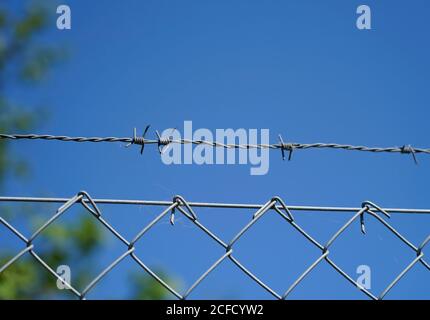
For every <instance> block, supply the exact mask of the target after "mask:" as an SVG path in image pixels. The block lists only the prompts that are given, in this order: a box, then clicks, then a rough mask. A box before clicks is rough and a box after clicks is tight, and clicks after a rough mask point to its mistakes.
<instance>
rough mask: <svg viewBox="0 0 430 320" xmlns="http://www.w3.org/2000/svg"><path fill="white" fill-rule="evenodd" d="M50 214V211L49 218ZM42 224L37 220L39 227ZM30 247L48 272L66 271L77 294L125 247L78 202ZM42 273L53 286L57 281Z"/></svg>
mask: <svg viewBox="0 0 430 320" xmlns="http://www.w3.org/2000/svg"><path fill="white" fill-rule="evenodd" d="M54 213H55V211H54V212H51V216H53V214H54ZM45 222H46V221H41V223H40V224H39V226H42V225H44V223H45ZM32 244H33V245H34V252H35V253H36V254H37V255H38V256H39V257H40V258H41V259H42V260H43V262H45V263H46V264H47V265H48V266H49V267H50V268H51V269H52V270H54V271H56V272H57V271H58V272H60V273H62V272H63V271H62V270H61V268H63V267H62V266H67V267H68V268H70V272H71V273H70V284H71V285H72V286H73V287H74V288H75V289H76V290H78V292H82V290H84V289H85V288H86V286H87V285H88V284H89V283H90V282H91V281H92V280H93V279H94V278H95V277H96V276H97V275H98V274H99V273H100V272H102V270H104V268H105V267H107V266H108V265H109V264H110V263H111V262H112V261H114V260H115V259H116V258H117V257H118V256H120V255H121V254H122V253H123V252H125V251H126V250H127V246H125V245H124V244H123V243H122V242H121V241H120V240H119V239H117V238H116V237H115V236H114V235H113V234H112V233H111V232H110V231H109V230H107V229H106V228H105V227H104V226H103V225H102V224H101V222H100V221H99V220H98V219H96V217H94V216H93V215H92V214H91V213H90V212H88V211H87V210H86V209H85V208H84V207H83V206H82V205H81V204H80V203H75V204H74V205H73V206H72V207H70V208H69V209H68V210H67V211H65V212H64V213H63V214H62V215H61V216H60V217H58V219H56V220H55V221H53V222H52V223H51V224H49V225H48V226H47V227H46V228H45V229H44V230H43V231H42V232H41V233H40V234H39V235H37V236H36V238H35V239H34V240H33V242H32ZM45 269H47V268H45ZM63 270H64V269H63ZM45 271H46V274H48V275H49V276H50V277H51V281H49V282H50V283H53V284H54V285H55V286H56V283H57V280H58V279H57V278H56V277H55V276H54V275H52V274H51V273H49V271H48V270H45ZM59 291H64V290H59Z"/></svg>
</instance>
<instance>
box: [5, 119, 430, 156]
mask: <svg viewBox="0 0 430 320" xmlns="http://www.w3.org/2000/svg"><path fill="white" fill-rule="evenodd" d="M148 129H149V126H147V127H146V128H145V130H144V133H143V135H142V136H137V134H136V129H134V134H133V137H71V136H63V135H61V136H60V135H49V134H4V133H1V134H0V140H1V139H9V140H56V141H62V142H80V143H85V142H92V143H103V142H108V143H126V144H127V146H130V145H134V144H135V145H140V146H142V148H141V153H143V150H144V147H145V145H148V144H156V145H157V146H158V151H159V152H160V153H162V152H163V151H164V150H165V148H163V147H164V146H168V145H169V144H182V145H185V144H193V145H201V144H205V145H208V146H211V147H214V148H225V149H279V150H281V152H282V158H283V159H285V151H288V152H289V156H288V160H291V156H292V153H293V151H295V150H304V149H323V148H326V149H342V150H347V151H363V152H374V153H382V152H386V153H403V154H411V155H412V156H413V159H414V161H415V163H417V158H416V154H418V153H424V154H430V148H416V147H412V146H411V145H403V146H400V147H369V146H363V145H351V144H339V143H322V142H317V143H297V142H289V143H285V142H284V140H283V139H282V136H281V135H279V143H275V144H239V143H222V142H219V141H210V140H190V139H173V138H172V137H171V136H169V137H161V136H160V134H159V133H158V131H156V135H157V138H156V139H147V138H145V136H146V134H147V132H148Z"/></svg>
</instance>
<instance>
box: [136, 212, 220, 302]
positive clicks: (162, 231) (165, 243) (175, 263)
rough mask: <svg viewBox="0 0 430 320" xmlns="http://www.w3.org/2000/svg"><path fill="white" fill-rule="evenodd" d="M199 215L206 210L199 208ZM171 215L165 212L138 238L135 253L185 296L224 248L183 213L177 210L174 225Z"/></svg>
mask: <svg viewBox="0 0 430 320" xmlns="http://www.w3.org/2000/svg"><path fill="white" fill-rule="evenodd" d="M164 209H165V208H162V209H161V208H160V209H159V212H160V213H161V212H162V211H163V210H164ZM196 214H197V216H198V217H201V216H202V215H204V210H196ZM170 217H171V216H170V213H169V214H166V215H165V216H164V217H163V218H162V219H161V220H159V221H158V222H157V223H156V224H155V225H154V226H153V227H152V228H151V229H150V230H148V232H147V233H145V234H144V236H143V237H142V238H141V239H140V240H139V241H137V243H136V244H135V248H136V250H135V254H136V256H137V257H138V258H139V259H140V260H141V261H142V262H143V263H144V264H145V265H146V266H147V267H149V268H150V269H151V270H152V271H153V272H155V273H156V274H157V275H159V276H160V278H162V280H164V281H165V282H166V283H167V284H168V285H170V286H172V288H173V289H175V290H176V291H177V292H178V293H179V294H181V295H182V294H183V293H185V292H186V290H188V289H189V288H190V287H191V286H192V285H193V284H194V283H195V281H197V279H198V278H199V277H200V276H201V275H203V274H204V273H205V272H206V271H207V270H208V269H209V268H210V267H211V266H212V265H213V264H214V263H215V262H216V261H217V260H218V259H219V258H220V257H222V256H223V255H224V254H225V249H224V248H223V247H222V246H220V245H219V244H218V243H217V242H215V241H214V240H213V239H212V238H211V237H210V236H209V235H208V234H206V233H205V232H204V231H203V230H201V229H200V228H199V227H198V226H197V225H196V224H195V223H194V222H192V221H190V220H189V219H188V218H186V217H185V216H184V215H182V213H180V212H176V214H175V222H174V225H171V223H170ZM198 221H200V220H198ZM142 229H143V227H142ZM196 243H198V245H196ZM160 271H161V272H163V271H164V273H165V275H166V274H168V275H169V276H168V278H167V279H166V276H165V275H164V276H163V274H159V273H160ZM169 278H173V281H172V279H169ZM175 279H176V280H175ZM203 281H205V280H203ZM172 282H173V284H172ZM178 284H179V285H180V286H179V287H178V286H177V285H178ZM175 285H176V287H175Z"/></svg>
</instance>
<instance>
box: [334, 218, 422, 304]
mask: <svg viewBox="0 0 430 320" xmlns="http://www.w3.org/2000/svg"><path fill="white" fill-rule="evenodd" d="M382 219H385V217H384V218H382ZM385 220H387V219H385ZM387 222H390V221H387ZM365 228H366V234H362V232H361V231H360V219H359V218H357V219H356V220H355V221H354V222H353V223H352V224H351V225H350V226H349V227H348V228H347V230H345V232H344V233H342V234H341V235H340V236H339V237H338V238H337V239H336V240H335V241H334V242H333V244H332V246H331V247H330V249H329V250H330V255H329V257H330V259H331V260H333V261H334V262H335V263H336V264H337V265H338V266H339V267H340V268H341V269H342V270H343V271H344V272H346V273H347V274H348V275H349V276H350V277H351V278H352V279H354V280H357V279H358V278H359V277H360V275H361V274H363V272H364V268H369V270H370V275H371V278H370V279H371V281H370V289H369V291H370V292H372V293H373V294H374V295H375V296H376V297H378V296H379V295H380V294H381V293H382V292H383V290H385V288H386V287H387V286H388V285H389V284H390V283H391V282H392V281H393V280H394V279H395V278H396V277H397V276H398V275H399V274H400V273H401V272H402V271H403V270H404V269H405V268H406V267H407V266H408V265H409V264H410V263H411V262H412V261H413V259H414V258H415V257H416V253H415V251H414V250H413V249H411V248H410V247H408V246H407V245H406V244H405V243H404V242H403V241H401V240H400V239H399V238H398V237H396V236H395V234H394V233H393V232H391V231H390V230H388V229H387V228H386V227H385V226H384V225H383V224H382V223H381V222H380V221H378V220H377V219H376V218H374V217H372V216H370V215H368V214H365ZM400 281H404V279H401V280H400ZM366 289H367V288H366ZM390 293H391V291H390ZM390 293H388V294H390Z"/></svg>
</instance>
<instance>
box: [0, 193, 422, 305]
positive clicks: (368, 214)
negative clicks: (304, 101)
mask: <svg viewBox="0 0 430 320" xmlns="http://www.w3.org/2000/svg"><path fill="white" fill-rule="evenodd" d="M0 201H2V202H8V201H13V202H53V203H60V202H62V203H63V204H62V205H61V206H60V207H59V208H58V209H57V211H56V212H55V214H54V215H53V216H51V217H50V218H49V219H48V220H47V221H46V222H45V223H43V224H42V226H41V227H40V228H38V229H37V230H36V231H35V232H34V233H33V234H32V235H31V236H30V237H26V236H24V235H23V233H22V232H21V231H19V230H18V229H17V228H16V227H15V226H13V225H12V224H11V223H10V222H8V221H7V220H6V219H4V218H3V217H0V224H2V225H3V226H5V227H6V228H4V230H6V232H8V233H11V234H12V235H13V236H14V237H16V238H18V239H19V240H20V241H21V242H22V243H23V246H24V248H23V249H22V250H21V251H19V252H18V253H16V255H15V256H13V257H12V258H11V259H10V260H8V261H7V262H6V263H5V264H4V265H0V274H1V273H2V272H4V271H5V270H6V269H7V268H9V267H11V266H12V265H13V264H14V263H15V262H16V261H18V260H19V259H21V258H22V257H23V256H26V255H30V256H32V257H33V258H34V261H35V263H39V264H40V265H41V266H42V267H43V268H44V269H45V270H46V271H47V272H49V273H50V274H52V276H53V279H54V280H55V279H57V280H59V281H62V282H63V283H64V279H63V278H61V277H60V275H59V274H57V273H56V272H55V271H54V269H53V266H50V265H49V264H48V263H47V262H46V261H45V260H44V259H43V258H42V257H41V256H40V255H39V254H38V253H37V246H35V244H34V241H35V240H36V239H37V238H38V237H39V236H40V235H41V234H42V233H43V232H44V231H45V229H46V228H48V227H49V226H50V225H52V224H54V223H55V222H56V221H57V219H58V218H60V217H61V216H62V215H64V214H65V213H66V212H67V211H68V210H69V209H70V208H71V207H72V206H74V205H81V206H83V207H84V208H85V210H86V211H87V212H88V213H89V214H91V215H92V216H94V217H95V219H96V220H97V221H98V223H100V224H101V225H102V226H103V227H104V228H106V230H107V231H108V232H109V233H111V234H112V235H113V236H114V237H115V238H116V239H117V240H119V241H120V242H121V243H122V244H123V253H122V254H121V255H119V256H118V257H117V258H116V259H115V260H114V261H113V262H112V263H110V264H109V265H108V266H106V267H105V268H104V269H103V270H102V272H100V273H99V274H98V275H97V276H96V277H95V278H94V279H92V281H90V282H89V283H88V285H87V286H86V287H85V288H84V289H83V290H82V291H78V290H77V289H76V288H75V287H73V285H72V284H71V283H67V282H65V283H64V285H65V286H66V287H67V288H68V289H70V291H71V292H72V293H73V294H74V295H76V297H77V298H79V299H86V297H87V295H88V293H89V292H90V291H91V290H92V289H93V288H95V286H97V285H98V284H99V283H100V282H101V281H102V280H103V278H104V277H105V276H106V275H107V274H109V273H110V272H111V271H112V270H113V269H115V268H116V267H117V266H118V265H119V264H120V263H121V261H123V260H124V259H125V258H126V257H131V258H132V259H133V261H134V262H135V263H136V264H137V265H138V266H139V267H140V268H141V269H142V270H144V271H145V272H146V273H147V274H149V275H150V276H151V277H153V278H154V279H155V280H156V281H157V282H158V283H160V284H161V285H162V286H163V287H164V288H165V289H167V290H168V291H169V292H171V293H172V294H173V295H174V296H175V297H177V298H178V299H187V297H188V296H189V295H190V293H191V292H193V290H194V289H196V287H198V286H199V285H200V284H201V283H202V282H204V281H205V279H206V278H207V277H208V275H209V274H210V273H211V272H213V271H214V270H215V269H217V268H218V267H219V266H220V264H221V263H222V262H223V261H230V262H231V263H232V264H234V265H235V266H236V267H237V268H238V269H239V270H240V271H241V272H243V273H244V274H246V275H247V276H248V278H249V279H250V281H254V282H255V283H257V284H258V285H259V286H260V287H261V288H262V289H264V290H266V291H267V292H268V293H270V294H271V295H272V296H273V298H275V299H280V300H282V299H287V298H288V297H289V295H290V294H291V292H293V290H294V289H295V288H297V286H299V285H300V283H301V282H302V281H303V280H304V279H305V278H306V277H307V276H308V275H309V274H310V273H312V272H313V270H314V269H315V268H316V267H317V266H318V265H320V264H323V263H325V264H327V265H328V266H330V267H331V268H332V269H334V270H335V271H336V272H337V273H339V274H340V275H341V276H342V277H343V278H344V279H345V281H348V282H349V283H350V284H351V285H352V287H353V288H352V290H360V291H362V292H363V293H364V294H365V295H366V296H367V297H369V298H370V299H375V300H377V299H383V298H384V297H386V295H387V294H388V293H389V292H390V290H391V289H392V288H393V287H394V286H396V285H397V284H398V283H399V282H400V281H401V280H402V278H403V276H404V275H405V274H406V273H408V272H409V271H410V270H411V269H412V268H413V267H414V266H415V265H416V264H418V263H419V264H422V265H423V266H424V267H425V269H426V270H427V271H430V264H429V263H428V262H427V261H426V260H425V259H424V251H423V249H424V248H425V247H426V245H427V244H428V243H429V242H430V235H428V236H427V237H426V238H425V239H424V240H423V241H422V242H421V243H419V244H413V243H412V242H411V241H409V240H408V239H407V238H406V237H404V236H403V235H402V234H401V233H400V232H399V231H397V230H396V229H395V228H394V227H392V226H391V225H390V224H389V223H388V222H387V221H386V218H387V217H390V213H393V212H397V213H422V214H427V213H430V210H415V209H389V208H381V207H380V206H378V205H376V204H374V203H372V202H368V201H366V202H364V203H363V204H362V206H361V207H360V208H340V207H304V206H302V207H299V206H287V205H286V203H285V202H284V201H283V200H282V199H281V198H279V197H274V198H272V199H270V200H269V201H267V202H266V203H265V204H263V205H244V204H223V203H195V202H188V201H187V200H185V199H184V198H183V197H181V196H175V197H174V199H173V201H170V202H169V201H134V200H108V199H104V200H103V199H93V198H91V197H90V195H89V194H88V193H86V192H84V191H82V192H79V193H78V194H77V195H75V196H74V197H72V198H70V199H58V198H18V197H1V198H0ZM97 203H115V204H140V205H156V206H161V207H162V208H163V209H162V210H161V213H160V214H159V215H158V216H157V217H156V218H154V219H153V220H152V221H151V222H150V223H149V224H147V225H146V226H145V227H144V228H143V229H141V230H140V232H138V233H137V234H136V235H135V236H134V237H133V238H132V239H126V238H125V237H124V236H123V235H122V234H120V233H119V232H118V230H116V229H115V228H114V227H113V226H112V225H111V224H110V223H109V222H108V221H107V220H106V219H105V218H104V217H103V214H102V212H101V210H100V209H99V207H98V205H97ZM199 207H200V208H210V207H212V208H230V209H240V208H247V209H253V210H255V212H254V214H253V215H252V218H251V219H250V221H249V222H248V223H247V224H246V225H245V226H244V227H243V228H242V229H240V230H238V232H237V233H236V234H235V235H234V237H233V238H232V239H230V240H228V241H226V240H223V239H221V238H220V237H219V236H217V235H216V234H215V233H214V232H213V231H212V230H210V229H209V228H208V227H207V226H205V225H204V224H202V223H201V221H200V220H199V217H198V214H197V212H195V210H196V208H199ZM296 210H297V211H298V210H304V211H341V212H354V215H353V216H352V217H351V218H350V219H349V220H348V221H347V222H346V223H345V224H344V225H343V226H342V227H341V228H339V229H338V230H337V231H336V232H335V233H334V235H333V236H332V237H331V238H330V239H329V240H328V241H327V242H325V243H320V242H319V241H317V240H316V239H315V238H314V237H313V236H312V235H311V234H310V233H309V232H308V231H305V230H304V228H303V227H302V226H300V225H299V224H298V223H297V222H296V220H295V218H294V215H293V212H294V211H296ZM269 213H271V214H277V215H279V216H280V217H281V218H282V221H283V222H284V223H285V224H288V225H290V226H291V227H292V228H293V229H294V230H295V232H297V233H299V234H300V235H301V236H302V237H303V238H304V239H306V241H308V242H309V243H310V244H311V245H312V246H314V247H315V248H317V249H318V250H319V252H320V255H319V257H318V258H317V259H316V260H315V261H314V262H313V263H311V264H310V265H308V266H307V268H306V269H305V270H304V271H303V273H302V274H301V275H300V276H299V277H298V278H297V279H296V280H295V281H294V282H293V283H292V284H291V285H290V287H289V288H288V290H286V291H285V292H276V291H275V290H274V289H273V288H271V287H270V286H269V285H268V284H267V283H265V282H264V281H263V280H261V279H260V278H259V277H258V276H257V275H256V274H255V273H253V271H252V270H250V269H249V268H248V267H247V266H245V265H244V264H243V263H242V262H241V261H240V260H239V259H238V258H237V255H236V251H235V248H236V246H235V245H236V243H237V241H238V240H239V239H240V238H241V237H242V236H244V235H245V234H246V233H247V232H249V231H250V230H251V229H252V228H253V226H254V225H255V224H256V223H257V222H258V221H259V220H260V219H261V218H262V217H263V216H265V215H266V214H269ZM178 214H180V215H182V216H183V217H185V218H186V219H187V220H189V221H190V222H191V224H192V225H193V226H194V227H195V228H197V229H199V230H200V231H201V232H202V233H203V234H205V235H206V236H207V237H209V239H211V240H212V241H213V242H214V243H216V245H218V246H220V247H221V248H222V249H223V252H225V253H224V254H222V255H221V256H220V257H219V258H218V259H217V260H216V261H214V262H213V263H212V265H211V266H210V267H209V268H208V269H207V270H206V271H205V272H204V273H203V274H201V276H200V277H199V278H198V279H197V280H196V281H195V282H194V283H193V284H192V285H191V286H190V287H189V288H188V289H187V290H185V291H184V292H178V290H177V289H175V288H173V287H172V286H171V285H170V284H169V283H167V282H166V281H165V280H163V279H162V277H161V276H160V275H159V274H157V273H156V272H155V271H154V270H153V269H151V268H150V267H148V265H147V264H145V262H144V261H142V260H141V258H139V256H138V255H137V253H136V244H137V243H138V242H139V241H140V240H141V239H142V238H143V237H145V235H146V234H147V233H148V232H149V231H150V230H151V229H152V228H153V227H154V226H155V225H156V224H158V223H160V221H161V220H162V219H163V218H164V217H166V216H169V215H170V223H171V224H172V225H173V224H174V223H175V219H176V216H177V215H178ZM366 219H374V220H375V221H376V222H377V223H379V224H381V225H382V226H383V227H384V228H385V229H386V230H388V231H389V232H390V233H392V234H393V235H394V236H395V237H397V238H398V239H399V240H400V241H401V242H403V243H404V244H405V245H406V247H407V248H409V250H410V252H411V260H410V263H409V264H408V265H407V266H406V267H404V269H403V270H402V271H401V272H400V273H399V274H398V275H397V276H396V277H395V278H394V279H393V280H392V282H391V283H390V284H389V285H388V286H387V287H386V288H385V289H384V290H383V291H382V292H381V293H380V294H379V295H375V294H373V293H372V292H370V290H368V289H366V288H364V287H363V286H361V285H359V284H357V282H356V280H354V278H353V277H352V276H351V275H349V274H348V273H347V272H345V271H344V270H343V269H342V268H341V267H340V266H339V265H338V264H337V263H336V262H335V257H332V254H331V252H330V249H331V247H332V246H333V244H334V243H335V242H336V241H337V240H338V238H339V236H340V235H341V234H343V233H345V232H348V230H350V229H349V227H350V226H351V224H352V223H354V222H356V221H358V222H359V223H360V225H361V232H362V233H366V228H365V220H366ZM0 286H1V283H0ZM429 293H430V291H429V292H427V293H425V292H424V293H423V298H429Z"/></svg>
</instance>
